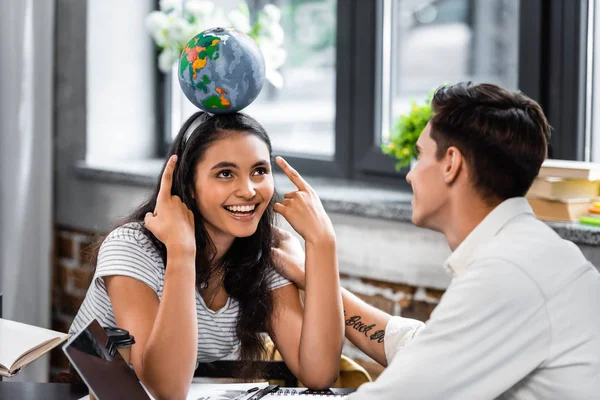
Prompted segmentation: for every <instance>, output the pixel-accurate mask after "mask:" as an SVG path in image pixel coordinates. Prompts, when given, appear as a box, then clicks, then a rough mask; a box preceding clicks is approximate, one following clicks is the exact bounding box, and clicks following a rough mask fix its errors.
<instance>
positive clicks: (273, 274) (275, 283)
mask: <svg viewBox="0 0 600 400" xmlns="http://www.w3.org/2000/svg"><path fill="white" fill-rule="evenodd" d="M267 282H268V283H269V289H271V290H275V289H279V288H280V287H283V286H287V285H291V284H292V281H290V280H288V279H287V278H284V277H283V275H281V274H280V273H279V272H277V271H276V270H275V269H274V268H271V269H270V270H269V272H268V273H267Z"/></svg>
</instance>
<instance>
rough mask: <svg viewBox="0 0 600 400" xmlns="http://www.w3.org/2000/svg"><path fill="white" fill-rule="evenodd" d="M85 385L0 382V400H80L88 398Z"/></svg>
mask: <svg viewBox="0 0 600 400" xmlns="http://www.w3.org/2000/svg"><path fill="white" fill-rule="evenodd" d="M87 394H88V390H87V387H86V386H85V385H71V384H69V383H39V382H6V381H4V382H0V400H5V399H6V400H8V399H15V400H16V399H19V400H21V399H23V400H30V399H31V400H41V399H44V400H63V399H64V400H78V399H80V398H82V397H84V396H87Z"/></svg>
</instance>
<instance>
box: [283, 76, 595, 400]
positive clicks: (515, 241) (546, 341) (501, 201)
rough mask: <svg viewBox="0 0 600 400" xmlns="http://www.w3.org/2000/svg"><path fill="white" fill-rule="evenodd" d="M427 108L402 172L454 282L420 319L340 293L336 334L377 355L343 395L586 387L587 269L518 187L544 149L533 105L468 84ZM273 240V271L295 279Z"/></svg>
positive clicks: (591, 294)
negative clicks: (369, 379) (439, 239)
mask: <svg viewBox="0 0 600 400" xmlns="http://www.w3.org/2000/svg"><path fill="white" fill-rule="evenodd" d="M432 108H433V117H432V119H431V121H430V122H429V124H428V125H427V127H426V128H425V130H424V131H423V133H422V134H421V136H420V138H419V140H418V142H417V149H418V151H419V161H418V163H417V165H416V166H415V167H414V168H413V169H412V170H411V172H410V173H409V174H408V176H407V178H406V179H407V181H408V182H409V183H410V184H411V185H412V188H413V192H414V198H413V200H412V207H413V215H412V221H413V223H414V224H415V225H417V226H420V227H426V228H429V229H433V230H436V231H439V232H441V233H442V234H444V236H445V237H446V239H447V241H448V244H449V246H450V248H451V250H452V251H453V253H452V255H451V256H450V257H449V258H448V260H447V261H446V263H445V265H444V267H445V268H446V270H447V271H448V272H449V273H450V274H451V275H452V276H453V279H452V282H451V284H450V286H449V287H448V289H447V290H446V292H445V294H444V296H443V297H442V299H441V301H440V303H439V304H438V306H437V308H436V309H435V310H434V312H433V313H432V315H431V318H430V319H429V321H427V323H426V324H423V323H421V322H419V321H415V320H411V319H407V318H401V317H391V316H390V315H387V314H386V313H384V312H382V311H380V310H377V309H375V308H374V307H371V306H369V305H367V304H366V303H364V302H362V301H361V300H359V299H358V298H357V297H355V296H353V295H352V294H350V293H349V292H347V291H345V290H344V291H343V300H344V310H345V315H346V336H347V337H348V338H349V339H350V340H351V341H352V342H353V343H354V344H355V345H357V346H358V347H359V348H360V349H361V350H363V351H364V352H365V353H366V354H368V355H369V356H371V357H372V358H373V359H375V360H376V361H378V362H379V363H381V364H382V365H384V366H387V368H386V370H385V371H384V372H383V373H382V374H381V376H380V377H379V378H378V379H377V380H376V381H375V382H373V383H368V384H365V385H363V386H361V387H360V388H359V389H358V391H357V392H356V393H355V394H353V395H351V396H350V397H349V399H351V400H362V399H382V400H385V399H390V400H391V399H403V398H405V399H492V398H508V399H591V398H598V396H600V310H599V309H598V307H599V306H600V274H599V273H598V271H597V270H596V269H595V268H594V266H592V265H591V264H590V263H589V262H588V261H587V260H586V259H585V257H584V256H583V255H582V253H581V251H580V250H579V249H578V248H577V246H575V245H574V244H573V243H571V242H568V241H566V240H563V239H561V238H560V237H559V236H558V235H557V234H556V233H555V232H554V231H553V230H552V229H551V228H549V227H548V226H547V225H546V224H545V223H543V222H540V221H538V220H537V219H536V218H535V215H534V214H533V212H532V210H531V208H530V207H529V204H528V203H527V200H525V199H524V198H523V196H524V195H525V194H526V193H527V191H528V189H529V187H530V186H531V183H532V182H533V179H534V178H535V177H536V175H537V174H538V172H539V169H540V166H541V164H542V162H543V160H544V159H545V157H546V153H547V146H548V139H549V132H550V127H549V126H548V122H547V120H546V117H545V116H544V114H543V112H542V109H541V108H540V106H539V105H538V104H537V103H536V102H534V101H533V100H531V99H529V98H528V97H526V96H524V95H523V94H521V93H519V92H511V91H507V90H504V89H502V88H500V87H497V86H495V85H490V84H479V85H476V84H471V83H460V84H456V85H452V86H446V87H442V88H440V89H438V90H437V91H436V93H435V95H434V97H433V100H432ZM288 244H289V241H288V242H286V243H285V244H284V247H285V246H287V245H288ZM289 249H290V248H289V247H288V248H287V250H289ZM285 250H286V248H280V249H277V250H275V256H276V258H278V259H279V260H280V261H281V262H280V264H281V265H282V268H281V272H282V273H283V274H284V275H286V276H287V277H288V278H290V279H291V280H293V281H295V282H296V283H297V284H298V285H299V286H302V285H303V271H302V269H301V267H300V266H301V265H302V262H299V261H298V256H297V253H294V252H293V251H287V252H286V251H285ZM292 253H294V254H292Z"/></svg>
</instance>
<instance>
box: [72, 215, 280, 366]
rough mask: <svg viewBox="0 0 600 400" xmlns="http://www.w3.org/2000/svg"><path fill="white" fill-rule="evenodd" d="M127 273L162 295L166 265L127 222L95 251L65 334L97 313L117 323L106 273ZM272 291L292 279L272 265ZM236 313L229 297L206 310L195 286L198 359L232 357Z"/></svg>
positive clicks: (104, 320)
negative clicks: (94, 260)
mask: <svg viewBox="0 0 600 400" xmlns="http://www.w3.org/2000/svg"><path fill="white" fill-rule="evenodd" d="M113 275H120V276H128V277H131V278H134V279H137V280H139V281H140V282H143V283H145V284H146V285H147V286H148V287H150V288H151V289H152V290H153V291H154V292H155V293H156V295H157V296H158V299H159V300H160V299H161V298H162V294H163V289H164V284H165V265H164V263H163V261H162V259H161V257H160V254H159V252H158V250H157V249H156V247H155V246H154V244H153V243H152V242H151V241H150V239H149V238H148V237H147V236H146V235H145V234H144V233H143V231H142V230H141V224H140V223H137V222H134V223H129V224H125V225H123V226H120V227H118V228H117V229H115V230H114V231H112V232H111V233H110V234H109V235H108V236H107V238H106V239H105V240H104V242H103V243H102V246H101V247H100V251H99V252H98V261H97V265H96V272H95V274H94V278H93V280H92V283H91V284H90V287H89V289H88V292H87V294H86V296H85V299H84V301H83V303H82V304H81V307H80V308H79V311H78V312H77V315H76V316H75V319H74V320H73V324H72V325H71V328H70V330H69V333H73V334H74V333H77V332H79V331H81V330H82V329H84V328H85V326H86V325H87V324H88V323H89V321H91V320H92V319H94V318H96V319H97V320H98V321H99V322H100V325H102V326H104V327H107V326H108V327H116V326H117V324H116V321H115V314H114V311H113V308H112V305H111V302H110V299H109V297H108V293H107V291H106V286H105V284H104V280H103V279H102V278H103V277H105V276H113ZM268 280H269V287H270V288H271V290H274V289H277V288H280V287H282V286H285V285H288V284H291V282H290V281H288V280H287V279H285V278H284V277H283V276H281V275H279V273H277V271H275V270H274V269H272V270H271V271H270V272H269V275H268ZM238 313H239V304H238V302H237V300H235V299H232V298H231V297H230V298H229V300H227V303H226V304H225V306H224V307H223V308H221V309H220V310H218V311H213V310H210V309H209V308H208V307H207V306H206V304H205V303H204V299H203V298H202V296H200V293H198V291H196V315H197V318H198V358H197V362H211V361H215V360H219V359H224V358H227V359H235V358H237V356H238V348H239V345H240V342H239V340H238V338H237V335H236V333H235V328H236V324H237V319H238Z"/></svg>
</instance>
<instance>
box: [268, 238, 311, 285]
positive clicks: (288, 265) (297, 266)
mask: <svg viewBox="0 0 600 400" xmlns="http://www.w3.org/2000/svg"><path fill="white" fill-rule="evenodd" d="M273 229H274V230H275V234H276V235H277V237H278V238H279V245H278V246H277V247H272V248H271V252H272V253H273V260H274V261H275V268H276V269H277V271H279V273H280V274H281V275H283V276H284V277H285V278H287V279H289V280H290V281H292V282H294V284H295V285H296V286H297V287H298V289H301V290H304V289H305V288H306V274H305V272H304V259H305V257H304V250H303V249H302V245H301V244H300V241H299V240H298V239H297V238H296V237H295V236H294V235H292V234H291V233H289V232H288V231H284V230H283V229H280V228H278V227H276V226H274V227H273Z"/></svg>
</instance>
